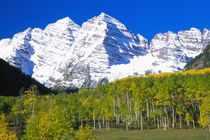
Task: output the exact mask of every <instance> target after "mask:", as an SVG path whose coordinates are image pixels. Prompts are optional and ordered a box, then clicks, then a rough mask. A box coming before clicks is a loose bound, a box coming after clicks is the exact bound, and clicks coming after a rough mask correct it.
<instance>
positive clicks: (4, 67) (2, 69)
mask: <svg viewBox="0 0 210 140" xmlns="http://www.w3.org/2000/svg"><path fill="white" fill-rule="evenodd" d="M0 83H1V84H0V95H3V96H18V94H19V91H20V89H21V88H22V90H27V89H28V88H29V87H30V86H31V85H37V86H38V90H39V91H40V92H41V93H48V92H49V91H50V90H49V89H47V88H46V87H45V86H43V85H42V84H40V83H39V82H37V81H36V80H35V79H33V78H31V76H28V75H26V74H24V73H22V72H21V71H20V70H19V69H17V68H15V67H13V66H11V65H10V64H9V63H7V62H6V61H4V60H2V59H0Z"/></svg>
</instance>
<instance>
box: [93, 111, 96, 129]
mask: <svg viewBox="0 0 210 140" xmlns="http://www.w3.org/2000/svg"><path fill="white" fill-rule="evenodd" d="M93 128H94V130H96V118H95V111H94V110H93Z"/></svg>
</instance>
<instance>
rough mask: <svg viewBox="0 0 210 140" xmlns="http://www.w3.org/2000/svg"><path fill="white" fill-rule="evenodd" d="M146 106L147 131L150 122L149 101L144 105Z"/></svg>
mask: <svg viewBox="0 0 210 140" xmlns="http://www.w3.org/2000/svg"><path fill="white" fill-rule="evenodd" d="M146 106H147V129H148V130H149V123H150V122H149V121H150V119H149V112H150V111H149V101H148V102H147V103H146Z"/></svg>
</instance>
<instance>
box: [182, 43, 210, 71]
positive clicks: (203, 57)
mask: <svg viewBox="0 0 210 140" xmlns="http://www.w3.org/2000/svg"><path fill="white" fill-rule="evenodd" d="M209 67H210V44H209V45H207V47H206V48H205V49H204V51H203V53H201V54H199V55H198V56H196V57H195V58H194V59H193V60H191V61H190V62H189V63H188V64H187V65H186V66H185V68H184V69H186V70H189V69H203V68H209Z"/></svg>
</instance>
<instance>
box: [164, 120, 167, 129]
mask: <svg viewBox="0 0 210 140" xmlns="http://www.w3.org/2000/svg"><path fill="white" fill-rule="evenodd" d="M164 118H165V119H164V130H165V131H166V130H167V117H164Z"/></svg>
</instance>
